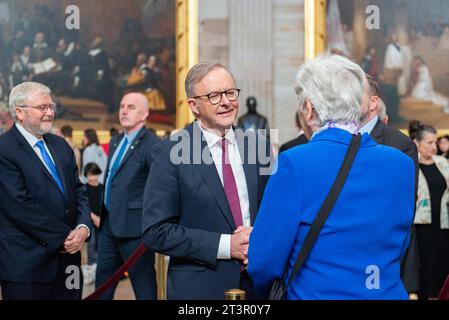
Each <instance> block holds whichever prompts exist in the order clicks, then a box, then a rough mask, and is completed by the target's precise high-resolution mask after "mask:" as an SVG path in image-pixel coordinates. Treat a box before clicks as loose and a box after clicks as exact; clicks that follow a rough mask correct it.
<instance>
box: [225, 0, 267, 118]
mask: <svg viewBox="0 0 449 320" xmlns="http://www.w3.org/2000/svg"><path fill="white" fill-rule="evenodd" d="M228 3H229V7H228V11H229V67H230V69H231V70H232V72H233V73H234V76H235V78H236V81H237V86H238V87H239V88H241V89H242V93H241V98H240V115H242V114H244V113H246V111H247V108H246V98H247V97H248V96H255V97H256V99H257V102H258V105H257V111H258V112H259V113H260V114H262V115H264V116H267V117H268V118H271V109H272V106H273V101H272V87H273V83H272V63H273V61H272V57H273V42H272V19H273V18H272V0H244V1H242V0H229V1H228ZM270 120H271V119H270ZM271 122H272V121H270V123H269V125H270V126H272V125H273V123H271Z"/></svg>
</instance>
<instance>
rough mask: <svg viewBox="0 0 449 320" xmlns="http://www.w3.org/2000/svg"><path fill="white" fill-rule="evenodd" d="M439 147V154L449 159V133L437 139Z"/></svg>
mask: <svg viewBox="0 0 449 320" xmlns="http://www.w3.org/2000/svg"><path fill="white" fill-rule="evenodd" d="M437 147H438V152H437V154H438V155H439V156H443V157H445V158H446V159H449V135H444V136H442V137H439V138H438V140H437Z"/></svg>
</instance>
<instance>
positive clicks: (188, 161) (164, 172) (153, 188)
mask: <svg viewBox="0 0 449 320" xmlns="http://www.w3.org/2000/svg"><path fill="white" fill-rule="evenodd" d="M247 134H249V135H251V136H252V137H254V138H255V139H253V141H255V142H256V145H254V144H248V145H249V147H248V148H243V147H242V145H243V143H242V142H241V141H239V140H238V139H237V143H238V145H239V148H241V149H240V155H241V157H242V161H243V162H244V163H243V169H244V172H245V177H246V182H247V186H248V195H249V203H250V216H251V223H254V220H255V217H256V213H257V211H258V208H259V204H260V201H261V198H262V194H263V191H264V189H265V185H266V182H267V180H268V175H266V176H263V175H260V172H261V171H259V169H262V170H263V169H267V170H266V171H268V170H269V169H270V168H267V167H269V163H267V164H266V165H262V164H261V163H260V161H258V160H257V161H254V162H253V163H252V164H250V160H251V158H248V155H251V156H252V157H254V158H256V157H255V156H256V155H257V148H258V146H262V147H264V149H263V150H262V151H263V152H265V154H266V155H268V157H270V155H271V154H270V151H269V144H266V145H264V144H263V143H262V142H265V141H266V140H265V138H263V137H261V136H258V137H257V139H256V136H255V134H254V132H247ZM202 137H203V135H202V133H201V130H200V128H199V126H198V124H197V123H196V122H194V123H193V124H191V125H189V126H187V127H186V128H185V129H184V130H181V132H179V133H177V134H176V135H174V136H172V137H171V138H170V139H169V140H165V141H163V142H162V143H160V144H157V145H156V146H155V147H154V148H153V157H154V162H153V167H152V169H151V172H150V175H149V176H148V181H147V184H146V186H145V196H144V211H143V240H144V243H145V245H146V246H147V247H148V248H149V249H151V250H155V251H158V252H160V253H163V254H165V255H168V256H170V257H171V258H170V264H169V267H168V279H167V297H168V299H223V298H224V291H225V290H229V289H233V288H239V283H240V263H239V262H238V261H235V260H217V253H218V247H219V242H220V236H221V234H232V233H233V232H234V230H235V229H236V226H235V224H234V221H233V218H232V213H231V211H230V208H229V205H228V202H227V199H226V195H225V192H224V189H223V186H222V183H221V181H220V177H219V175H218V173H217V169H216V167H215V165H214V163H213V161H212V156H211V155H210V152H209V149H208V146H207V142H206V141H205V140H204V139H203V138H202ZM236 138H237V136H236ZM249 140H251V139H249ZM243 149H244V151H243ZM201 155H206V156H210V158H209V159H210V161H209V162H208V163H205V162H204V161H201ZM179 157H180V158H181V159H180V158H179ZM268 160H269V159H268Z"/></svg>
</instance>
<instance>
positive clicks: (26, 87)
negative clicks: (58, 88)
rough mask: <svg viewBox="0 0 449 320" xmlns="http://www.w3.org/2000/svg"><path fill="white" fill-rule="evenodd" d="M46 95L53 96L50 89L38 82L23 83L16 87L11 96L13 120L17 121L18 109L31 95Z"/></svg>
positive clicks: (10, 104) (10, 107)
mask: <svg viewBox="0 0 449 320" xmlns="http://www.w3.org/2000/svg"><path fill="white" fill-rule="evenodd" d="M34 94H45V95H47V94H48V95H50V96H51V90H50V88H49V87H47V86H45V85H43V84H41V83H38V82H22V83H21V84H18V85H17V86H15V87H14V88H13V89H12V90H11V93H10V94H9V113H10V114H11V118H12V119H13V120H14V122H15V121H16V119H17V118H16V107H17V106H21V105H23V104H24V103H25V100H27V99H28V98H29V97H30V96H31V95H34Z"/></svg>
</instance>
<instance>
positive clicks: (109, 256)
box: [95, 92, 159, 300]
mask: <svg viewBox="0 0 449 320" xmlns="http://www.w3.org/2000/svg"><path fill="white" fill-rule="evenodd" d="M148 116H149V110H148V100H147V99H146V98H145V96H144V95H143V94H141V93H136V92H134V93H128V94H126V95H125V96H124V97H123V98H122V100H121V102H120V110H119V120H120V125H121V127H122V128H123V129H124V132H123V133H122V134H119V135H116V136H114V137H113V138H112V139H111V142H110V150H111V152H110V153H109V157H108V165H107V171H106V175H105V177H106V179H105V183H104V185H105V192H104V197H103V201H102V203H103V204H104V205H103V208H102V211H101V219H100V230H99V242H98V260H97V261H98V262H97V273H96V279H95V285H96V287H97V288H98V287H100V286H101V285H102V284H103V283H104V282H105V281H107V279H109V277H111V276H112V275H113V274H114V272H115V271H116V270H117V269H118V268H119V267H120V266H121V265H122V264H123V263H124V262H125V261H126V260H127V259H128V258H129V257H130V256H131V254H132V253H133V252H134V251H135V250H136V249H137V248H138V247H139V246H140V245H141V243H142V208H143V196H144V188H145V183H146V180H147V177H148V173H149V172H151V170H153V169H152V163H153V153H152V149H153V146H154V145H155V144H157V143H158V142H159V138H158V137H157V136H156V135H154V134H153V133H151V132H150V131H149V130H147V129H146V128H145V122H146V120H147V118H148ZM150 169H151V170H150ZM129 277H130V280H131V284H132V287H133V291H134V294H135V296H136V299H138V300H154V299H156V298H157V284H156V271H155V269H154V251H152V250H151V249H150V250H147V251H145V252H144V254H143V255H142V257H141V258H140V259H139V260H138V261H137V262H136V264H134V265H133V266H132V267H131V268H130V269H129ZM115 288H116V287H115V286H112V287H111V288H109V289H108V290H107V291H106V292H105V293H103V294H102V296H101V299H105V300H110V299H112V298H113V296H114V291H115Z"/></svg>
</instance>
